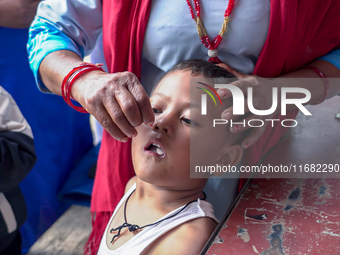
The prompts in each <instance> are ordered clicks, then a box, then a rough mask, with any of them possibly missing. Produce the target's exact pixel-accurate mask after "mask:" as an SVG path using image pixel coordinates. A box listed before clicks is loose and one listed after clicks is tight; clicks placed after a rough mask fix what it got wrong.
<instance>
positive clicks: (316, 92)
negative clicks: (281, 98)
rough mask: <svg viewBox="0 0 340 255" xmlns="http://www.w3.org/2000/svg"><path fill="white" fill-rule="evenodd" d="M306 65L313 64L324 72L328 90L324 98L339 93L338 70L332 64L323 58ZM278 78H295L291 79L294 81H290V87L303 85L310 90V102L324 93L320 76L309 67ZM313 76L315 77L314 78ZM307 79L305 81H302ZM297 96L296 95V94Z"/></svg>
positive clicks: (316, 100)
mask: <svg viewBox="0 0 340 255" xmlns="http://www.w3.org/2000/svg"><path fill="white" fill-rule="evenodd" d="M308 66H313V67H316V68H317V69H319V70H320V71H321V72H323V73H324V74H325V76H326V77H327V80H328V83H329V91H328V94H327V97H326V99H328V98H331V97H333V96H335V95H338V94H340V82H339V81H340V79H338V78H340V70H339V69H338V68H337V67H336V66H334V65H333V64H331V63H329V62H327V61H324V60H316V61H313V62H312V63H310V64H309V65H308ZM280 78H297V79H291V80H292V81H293V80H295V82H294V83H290V85H289V86H291V87H304V88H306V89H308V90H309V91H310V92H311V100H310V101H309V103H310V104H313V103H316V102H318V101H319V100H320V99H321V98H323V97H324V95H325V86H324V85H323V84H324V81H323V80H322V79H321V77H320V76H319V75H318V74H317V73H316V72H315V71H312V70H310V69H304V68H303V69H300V70H297V71H295V72H292V73H289V74H286V75H283V76H281V77H280ZM299 78H313V79H308V80H307V79H299ZM314 78H315V79H314ZM303 81H307V82H303ZM285 86H287V84H286V85H285ZM296 96H298V95H296Z"/></svg>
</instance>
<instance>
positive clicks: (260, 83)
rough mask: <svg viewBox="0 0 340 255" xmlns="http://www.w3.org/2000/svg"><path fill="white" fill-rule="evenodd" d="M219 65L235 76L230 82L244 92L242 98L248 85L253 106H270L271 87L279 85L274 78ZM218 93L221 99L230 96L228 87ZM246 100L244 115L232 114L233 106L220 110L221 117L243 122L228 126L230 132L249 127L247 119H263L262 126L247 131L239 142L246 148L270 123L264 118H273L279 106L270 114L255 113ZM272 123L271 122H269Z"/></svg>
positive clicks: (265, 108)
mask: <svg viewBox="0 0 340 255" xmlns="http://www.w3.org/2000/svg"><path fill="white" fill-rule="evenodd" d="M218 65H219V66H220V67H222V68H224V69H226V70H228V71H229V72H230V73H231V74H233V75H234V76H235V77H236V78H238V79H239V80H237V81H235V82H233V83H231V84H233V85H235V86H237V87H238V88H240V89H241V90H242V92H243V94H244V98H245V99H246V98H248V97H249V95H248V91H247V88H248V87H252V88H253V93H252V96H253V98H252V102H253V106H254V108H255V109H257V110H268V109H270V108H271V106H272V88H273V87H279V85H275V80H269V79H265V78H261V77H258V76H255V75H247V74H243V73H240V72H237V71H235V70H234V69H233V68H231V67H230V66H228V65H226V64H224V63H221V64H218ZM218 93H219V95H220V97H221V99H226V98H230V97H231V96H232V94H231V92H230V90H228V89H219V90H218ZM246 102H247V100H245V105H244V113H245V115H243V116H233V115H232V114H233V106H231V107H229V108H227V109H225V110H224V111H223V112H222V116H221V117H222V118H223V119H226V120H231V119H232V120H233V122H238V123H240V122H243V123H245V125H244V124H241V123H240V124H236V125H234V124H233V125H232V127H230V132H232V133H239V132H244V131H245V130H247V129H249V128H250V127H249V126H248V121H249V120H251V119H260V120H262V121H263V123H264V125H263V126H262V127H254V128H252V130H251V131H250V132H249V135H248V136H247V137H245V138H244V139H243V141H242V143H241V146H242V148H244V149H247V148H249V147H250V146H252V145H253V144H254V143H255V142H256V141H257V140H258V139H259V138H260V137H261V136H262V134H263V132H264V131H265V129H266V127H267V125H268V124H271V123H272V122H271V121H265V119H273V117H274V116H275V115H276V114H277V113H278V112H279V110H280V107H279V105H278V107H277V108H276V110H275V111H274V112H273V113H272V114H270V115H263V116H259V115H255V114H253V113H251V112H250V111H249V108H248V104H247V103H246ZM252 125H259V123H256V124H255V123H252ZM271 125H272V124H271Z"/></svg>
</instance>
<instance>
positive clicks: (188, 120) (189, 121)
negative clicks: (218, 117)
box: [182, 117, 197, 126]
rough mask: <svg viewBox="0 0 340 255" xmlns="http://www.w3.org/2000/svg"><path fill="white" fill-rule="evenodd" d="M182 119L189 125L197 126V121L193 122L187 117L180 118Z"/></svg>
mask: <svg viewBox="0 0 340 255" xmlns="http://www.w3.org/2000/svg"><path fill="white" fill-rule="evenodd" d="M182 121H183V122H184V123H185V124H187V125H190V126H197V123H196V122H194V121H192V120H190V119H188V118H184V117H183V118H182Z"/></svg>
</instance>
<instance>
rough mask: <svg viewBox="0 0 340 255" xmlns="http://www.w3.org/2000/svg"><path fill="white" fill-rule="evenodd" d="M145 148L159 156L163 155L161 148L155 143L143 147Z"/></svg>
mask: <svg viewBox="0 0 340 255" xmlns="http://www.w3.org/2000/svg"><path fill="white" fill-rule="evenodd" d="M145 150H146V151H151V152H153V153H155V154H156V155H157V156H159V157H163V156H164V155H165V154H164V151H163V149H162V148H161V146H160V145H159V144H157V143H151V144H150V145H149V146H147V147H146V148H145Z"/></svg>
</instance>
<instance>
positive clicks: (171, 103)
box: [132, 71, 227, 189]
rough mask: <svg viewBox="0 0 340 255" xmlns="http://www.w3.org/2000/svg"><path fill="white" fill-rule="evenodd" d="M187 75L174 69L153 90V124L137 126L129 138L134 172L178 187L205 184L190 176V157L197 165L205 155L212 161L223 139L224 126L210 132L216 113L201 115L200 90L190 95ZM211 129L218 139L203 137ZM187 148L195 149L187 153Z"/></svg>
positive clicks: (141, 176)
mask: <svg viewBox="0 0 340 255" xmlns="http://www.w3.org/2000/svg"><path fill="white" fill-rule="evenodd" d="M190 77H191V76H190V72H189V71H175V72H174V73H171V74H169V75H167V76H166V77H164V78H163V80H162V81H161V82H160V83H159V85H158V86H157V88H156V90H155V91H154V93H153V94H152V97H151V106H152V108H153V109H154V112H155V122H154V125H153V126H152V127H149V126H146V125H144V124H143V125H142V126H140V127H138V128H137V131H138V135H137V136H136V137H135V138H133V139H132V159H133V164H134V168H135V172H136V175H137V176H138V177H139V178H140V179H142V180H143V181H146V182H150V183H152V184H157V185H159V186H163V187H172V188H174V187H178V189H182V188H186V189H190V188H193V187H197V185H204V184H205V181H206V180H202V179H190V161H191V163H192V164H193V162H195V164H197V165H199V164H201V163H202V162H201V159H203V158H204V161H205V162H206V161H207V160H208V161H211V163H212V164H213V163H215V160H216V154H217V153H218V149H219V148H220V145H222V143H225V139H223V138H222V137H223V136H225V133H226V131H225V130H226V129H227V127H226V126H224V127H218V128H216V129H213V132H212V119H213V118H216V116H208V115H207V116H201V94H202V91H201V90H199V89H194V90H192V91H191V95H190ZM195 87H196V86H195ZM190 103H191V105H190ZM208 107H209V105H208ZM220 112H221V111H220ZM219 114H220V113H219ZM218 118H220V117H218ZM212 133H213V134H214V137H216V138H217V140H214V139H204V138H206V137H211V134H212ZM190 140H191V141H192V144H191V146H190ZM193 144H194V147H193ZM190 148H191V150H193V148H194V151H195V152H194V153H190ZM190 154H191V158H190ZM193 155H194V156H193ZM211 155H212V156H211ZM215 164H216V163H215ZM192 167H193V166H192Z"/></svg>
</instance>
